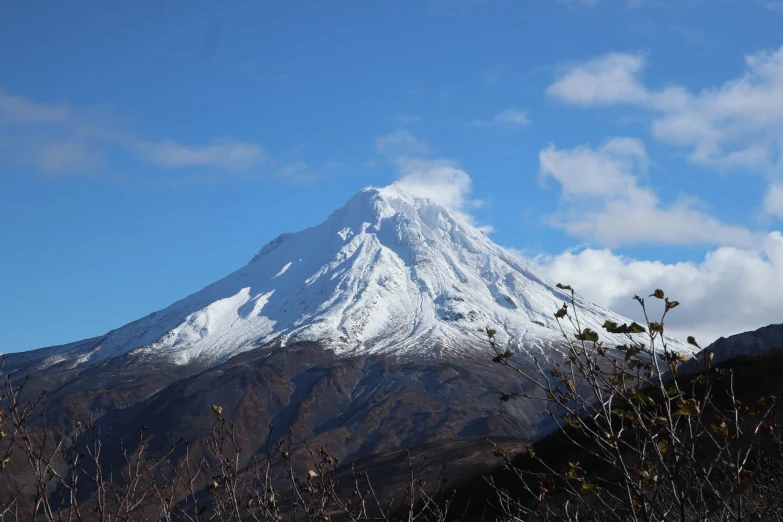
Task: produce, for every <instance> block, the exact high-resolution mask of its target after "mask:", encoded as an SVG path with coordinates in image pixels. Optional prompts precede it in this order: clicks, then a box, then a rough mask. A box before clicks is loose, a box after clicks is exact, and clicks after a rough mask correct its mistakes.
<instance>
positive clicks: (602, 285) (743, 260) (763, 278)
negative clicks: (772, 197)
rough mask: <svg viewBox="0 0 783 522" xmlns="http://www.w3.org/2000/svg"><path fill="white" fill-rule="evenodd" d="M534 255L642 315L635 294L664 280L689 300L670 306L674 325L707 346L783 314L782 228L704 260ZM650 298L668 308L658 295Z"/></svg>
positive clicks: (551, 271) (607, 301)
mask: <svg viewBox="0 0 783 522" xmlns="http://www.w3.org/2000/svg"><path fill="white" fill-rule="evenodd" d="M531 262H532V264H533V265H534V266H535V267H537V268H539V269H540V270H542V271H543V272H545V273H546V274H547V275H548V276H549V277H551V278H552V279H554V280H556V281H558V282H562V283H564V284H570V285H572V286H573V287H574V289H575V290H576V291H577V292H578V293H580V294H581V295H583V296H584V297H586V298H587V299H590V300H592V301H594V302H596V303H598V304H600V305H602V306H604V307H606V308H608V309H611V310H613V311H615V312H617V313H620V314H622V315H625V316H626V317H629V318H632V319H635V320H642V319H643V317H642V316H641V314H640V311H641V310H640V308H639V305H638V303H636V302H635V301H634V300H633V299H632V298H633V296H634V295H635V294H638V295H640V296H642V297H646V296H647V295H648V294H650V293H651V292H652V291H653V290H654V289H656V288H662V289H663V290H664V291H665V292H666V293H667V294H668V295H669V297H670V298H671V299H674V300H677V301H679V302H680V303H681V304H680V306H679V307H678V308H676V309H674V310H672V311H671V312H670V315H669V316H668V318H667V321H666V325H667V327H668V328H667V331H669V333H671V334H672V335H675V336H677V337H680V338H683V339H684V338H685V337H686V336H688V335H695V336H696V338H697V339H698V340H699V342H700V343H701V344H702V346H706V345H707V344H708V343H710V342H712V341H714V340H715V339H717V338H718V337H721V336H728V335H732V334H735V333H740V332H744V331H748V330H755V329H757V328H760V327H762V326H766V325H768V324H771V323H780V322H781V320H783V319H781V318H783V301H781V300H780V296H779V293H778V292H776V291H775V290H774V289H778V288H783V236H781V234H780V232H772V233H770V234H769V235H767V236H765V237H764V239H763V241H762V242H761V244H760V246H759V248H758V249H741V248H735V247H727V246H724V247H719V248H717V249H716V250H714V251H711V252H709V253H708V254H707V255H706V256H705V258H704V260H703V261H702V262H700V263H673V264H666V263H662V262H660V261H642V260H636V259H630V258H627V257H623V256H620V255H617V254H614V253H613V252H611V251H610V250H596V249H584V250H581V251H567V252H564V253H562V254H559V255H554V256H538V257H536V258H534V259H532V260H531ZM646 303H647V304H649V305H651V306H652V307H654V308H653V311H654V312H655V313H657V314H659V313H660V304H659V303H658V302H657V300H656V299H654V298H648V299H646ZM651 319H652V318H651ZM652 320H654V319H652Z"/></svg>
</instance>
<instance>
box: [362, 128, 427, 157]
mask: <svg viewBox="0 0 783 522" xmlns="http://www.w3.org/2000/svg"><path fill="white" fill-rule="evenodd" d="M375 149H376V150H377V151H378V152H380V153H381V154H383V155H385V156H389V157H393V158H399V157H411V156H424V155H426V154H427V153H428V147H427V144H426V143H424V142H423V141H421V140H420V139H418V138H416V137H415V136H414V135H413V134H411V133H410V132H408V131H406V130H397V131H394V132H392V133H391V134H386V135H384V136H378V137H377V138H375Z"/></svg>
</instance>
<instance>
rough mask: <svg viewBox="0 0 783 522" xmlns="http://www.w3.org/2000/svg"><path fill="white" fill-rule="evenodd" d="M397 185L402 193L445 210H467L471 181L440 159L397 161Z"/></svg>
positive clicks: (453, 165) (459, 170)
mask: <svg viewBox="0 0 783 522" xmlns="http://www.w3.org/2000/svg"><path fill="white" fill-rule="evenodd" d="M397 169H398V179H397V184H398V185H399V186H400V188H402V189H403V190H407V191H408V192H412V193H413V194H416V195H417V196H421V197H425V198H429V199H431V200H433V201H435V202H437V203H439V204H441V205H443V206H444V207H446V208H449V209H452V210H458V211H459V210H463V209H465V208H466V207H468V206H470V203H471V202H470V198H469V195H470V193H471V192H472V191H473V180H471V178H470V175H468V173H467V172H465V171H464V170H462V169H460V168H459V166H458V165H457V163H456V162H453V161H449V160H444V159H436V160H429V159H400V160H398V161H397Z"/></svg>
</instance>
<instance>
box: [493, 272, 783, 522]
mask: <svg viewBox="0 0 783 522" xmlns="http://www.w3.org/2000/svg"><path fill="white" fill-rule="evenodd" d="M558 287H559V288H561V289H563V290H565V291H568V292H570V294H571V299H570V307H569V305H568V304H564V305H563V307H562V308H561V309H560V310H558V311H556V313H555V316H556V318H557V320H558V323H559V324H560V327H561V331H562V333H563V337H564V340H565V342H566V345H567V349H568V354H567V358H566V360H564V361H560V362H558V363H556V364H554V366H551V365H550V366H547V367H544V366H543V365H542V364H540V363H539V361H538V360H537V359H536V358H535V357H533V356H531V355H528V356H527V357H530V359H528V360H521V361H518V360H519V359H520V358H524V357H525V354H515V353H513V352H512V351H511V350H506V349H504V348H503V347H501V346H499V344H498V342H497V341H496V339H495V332H494V331H492V330H487V335H488V338H489V343H490V345H491V346H492V348H493V350H494V353H495V356H494V361H495V362H497V363H499V364H502V365H503V366H505V367H506V368H508V369H509V370H511V371H514V372H516V373H517V374H518V375H519V376H520V378H521V379H523V380H524V381H525V382H526V383H527V384H532V385H533V388H534V392H533V393H530V394H525V395H523V396H521V397H518V398H519V399H522V400H539V401H542V407H545V408H547V411H548V412H549V414H550V415H551V417H552V419H554V420H555V422H556V423H557V424H558V426H559V428H560V429H559V430H558V431H557V432H556V433H555V434H553V435H551V436H549V437H547V438H545V439H542V440H541V441H538V442H537V443H535V444H533V445H532V446H531V447H530V449H529V451H528V453H527V454H526V455H524V456H522V457H517V458H515V457H514V456H513V455H510V454H508V453H506V452H505V450H503V448H500V447H496V448H495V450H494V451H495V453H496V454H497V455H499V456H500V457H501V458H502V459H503V462H504V466H505V468H506V469H508V470H510V471H511V472H513V474H514V475H515V476H516V479H517V480H516V481H515V482H514V483H508V482H506V483H504V484H500V483H498V481H497V480H495V479H493V478H491V477H490V478H488V480H489V481H490V482H491V484H492V485H493V487H494V489H495V492H496V495H497V498H496V500H495V501H494V504H495V506H496V507H497V509H498V510H499V511H500V512H502V513H503V514H504V515H505V516H506V517H508V518H510V519H512V520H525V521H528V520H531V521H532V520H547V521H554V520H558V521H560V520H562V521H577V520H579V521H600V522H606V521H611V520H616V521H618V522H626V521H644V522H652V521H656V522H659V521H674V520H677V521H682V522H685V521H743V520H781V519H783V498H781V497H783V453H782V451H783V445H781V439H780V434H779V429H778V428H779V426H778V422H779V421H780V418H779V416H780V410H779V408H778V399H777V398H776V397H775V396H772V395H763V394H761V395H758V396H757V397H753V398H752V399H753V400H750V401H747V400H746V399H745V400H743V401H741V400H740V394H739V393H738V392H737V388H738V387H744V386H750V387H752V388H753V389H754V390H758V389H759V388H758V386H757V385H756V384H755V383H745V382H737V379H736V375H735V370H734V369H733V368H732V367H731V366H730V365H729V366H719V367H716V366H715V365H713V364H712V359H713V354H712V353H709V352H707V351H704V350H700V347H699V345H698V344H697V342H696V340H695V339H693V338H692V337H689V338H688V343H689V344H690V345H692V346H693V347H694V352H695V353H691V352H690V351H689V352H685V351H681V350H676V351H675V350H673V349H672V346H671V345H672V341H671V340H669V339H667V338H666V337H664V335H663V333H664V330H665V321H666V317H667V315H668V314H669V312H670V311H671V310H673V309H674V308H676V307H677V306H678V304H679V303H678V302H677V301H673V300H670V299H668V298H667V297H666V296H665V295H664V292H663V291H662V290H655V292H654V293H653V294H652V295H651V296H650V297H652V298H655V299H658V300H660V301H661V302H662V304H663V312H662V316H661V318H660V319H658V320H657V321H652V320H650V319H649V316H648V310H647V307H646V305H645V300H644V299H643V298H641V297H639V296H636V297H635V299H636V300H637V301H638V302H639V304H640V306H641V308H642V311H643V313H644V317H645V323H646V324H644V325H640V324H637V323H635V322H634V323H631V324H623V325H618V324H615V323H612V322H610V321H606V323H604V325H603V327H604V330H605V331H606V333H609V334H614V335H615V336H621V337H622V338H623V339H624V340H625V342H624V343H623V344H619V345H616V346H610V345H608V344H605V343H604V341H602V340H601V338H600V337H601V335H600V334H599V333H598V332H595V331H593V330H590V329H588V328H583V327H582V325H581V324H580V321H579V313H578V309H577V306H576V302H575V299H574V291H573V289H571V288H570V287H569V286H564V285H558ZM566 326H569V329H570V330H573V332H574V333H573V334H571V335H569V334H567V333H566ZM696 350H700V351H696ZM762 389H763V388H762ZM746 397H747V394H746ZM512 398H514V394H508V393H506V394H503V395H502V396H501V400H505V401H507V400H511V399H512Z"/></svg>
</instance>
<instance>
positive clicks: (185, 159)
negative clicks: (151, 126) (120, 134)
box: [131, 138, 267, 170]
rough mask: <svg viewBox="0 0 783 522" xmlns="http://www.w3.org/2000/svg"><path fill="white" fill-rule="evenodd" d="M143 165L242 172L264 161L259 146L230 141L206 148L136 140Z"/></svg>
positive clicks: (222, 139)
mask: <svg viewBox="0 0 783 522" xmlns="http://www.w3.org/2000/svg"><path fill="white" fill-rule="evenodd" d="M131 147H132V148H133V149H134V150H135V152H136V153H137V155H138V156H139V157H140V158H141V159H142V160H143V161H145V162H147V163H150V164H153V165H156V166H159V167H164V168H172V169H178V168H185V167H212V168H218V169H228V170H245V169H249V168H251V167H253V166H254V165H258V164H259V163H261V162H263V161H265V160H266V159H267V154H266V151H265V150H264V149H263V147H261V146H260V145H257V144H255V143H247V142H242V141H236V140H233V139H231V138H220V139H215V140H213V142H212V143H210V144H207V145H192V146H188V145H184V144H182V143H178V142H176V141H172V140H164V141H159V142H144V141H135V140H134V142H133V143H132V144H131Z"/></svg>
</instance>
